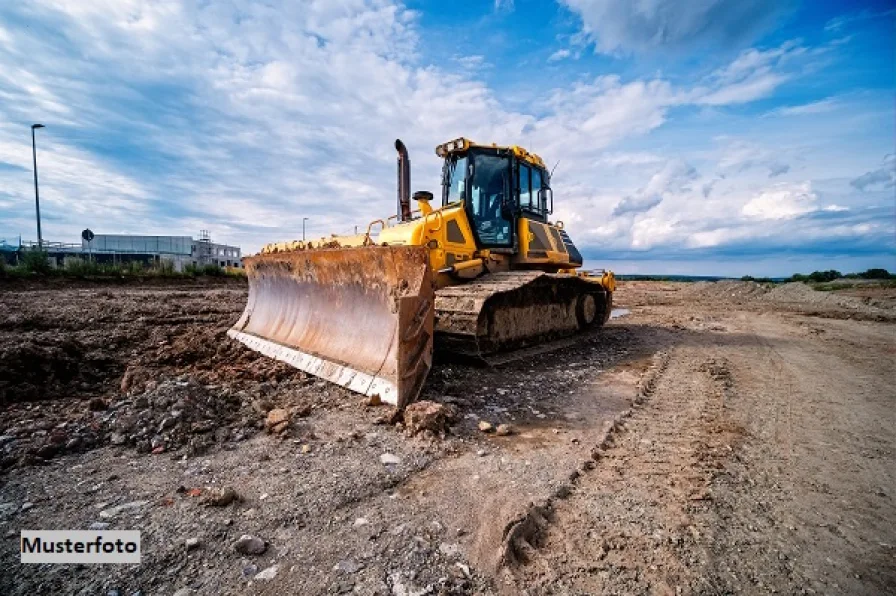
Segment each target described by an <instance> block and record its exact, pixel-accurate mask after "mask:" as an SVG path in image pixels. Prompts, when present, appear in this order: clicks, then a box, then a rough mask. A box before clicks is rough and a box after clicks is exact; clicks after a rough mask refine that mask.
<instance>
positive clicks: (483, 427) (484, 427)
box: [479, 420, 495, 433]
mask: <svg viewBox="0 0 896 596" xmlns="http://www.w3.org/2000/svg"><path fill="white" fill-rule="evenodd" d="M479 430H480V431H482V432H484V433H490V432H492V431H493V430H495V427H494V426H492V423H491V422H488V421H487V420H480V421H479Z"/></svg>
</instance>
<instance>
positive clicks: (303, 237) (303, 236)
mask: <svg viewBox="0 0 896 596" xmlns="http://www.w3.org/2000/svg"><path fill="white" fill-rule="evenodd" d="M306 221H308V218H307V217H303V218H302V242H305V222H306Z"/></svg>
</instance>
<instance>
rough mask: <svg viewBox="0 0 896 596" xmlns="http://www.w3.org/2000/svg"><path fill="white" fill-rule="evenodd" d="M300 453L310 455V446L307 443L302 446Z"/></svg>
mask: <svg viewBox="0 0 896 596" xmlns="http://www.w3.org/2000/svg"><path fill="white" fill-rule="evenodd" d="M302 453H311V445H309V444H307V443H305V444H304V445H302Z"/></svg>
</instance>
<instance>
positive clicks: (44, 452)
mask: <svg viewBox="0 0 896 596" xmlns="http://www.w3.org/2000/svg"><path fill="white" fill-rule="evenodd" d="M57 451H58V448H57V447H56V445H53V444H52V443H47V444H46V445H42V446H41V448H40V449H38V450H37V456H38V457H41V458H43V459H52V458H53V456H54V455H56V452H57Z"/></svg>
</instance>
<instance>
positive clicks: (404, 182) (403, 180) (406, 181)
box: [395, 139, 411, 221]
mask: <svg viewBox="0 0 896 596" xmlns="http://www.w3.org/2000/svg"><path fill="white" fill-rule="evenodd" d="M395 150H396V151H398V219H399V221H409V220H410V219H411V160H410V158H409V157H408V150H407V147H405V146H404V143H402V142H401V139H395Z"/></svg>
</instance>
